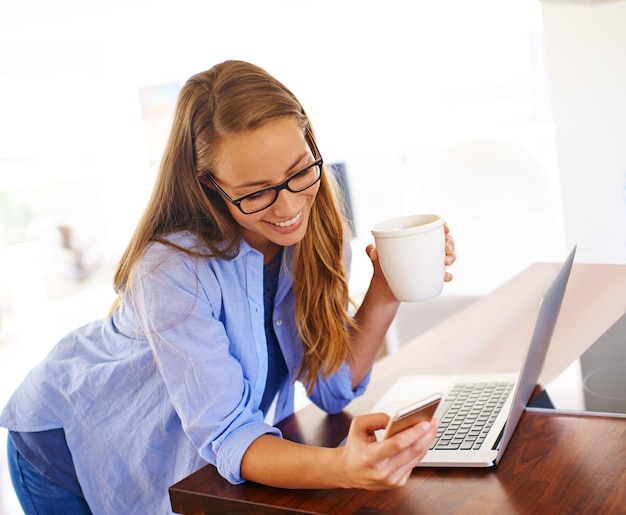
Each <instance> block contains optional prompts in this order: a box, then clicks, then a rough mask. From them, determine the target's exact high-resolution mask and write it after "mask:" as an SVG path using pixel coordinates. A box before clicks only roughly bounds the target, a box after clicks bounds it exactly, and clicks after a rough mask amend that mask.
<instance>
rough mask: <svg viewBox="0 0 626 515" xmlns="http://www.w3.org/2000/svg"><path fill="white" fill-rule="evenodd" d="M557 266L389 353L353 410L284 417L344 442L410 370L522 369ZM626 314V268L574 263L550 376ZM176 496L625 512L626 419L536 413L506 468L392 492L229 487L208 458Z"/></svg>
mask: <svg viewBox="0 0 626 515" xmlns="http://www.w3.org/2000/svg"><path fill="white" fill-rule="evenodd" d="M557 269H558V267H556V266H554V265H550V264H537V265H533V266H532V267H530V268H529V269H528V270H526V271H524V272H523V273H522V274H520V275H519V276H516V277H515V278H513V279H512V280H511V281H509V282H508V283H507V284H505V285H503V287H502V288H500V289H498V290H496V291H495V292H493V293H492V294H490V295H489V296H487V297H486V298H485V299H483V300H481V301H479V302H477V303H476V304H475V305H471V306H469V307H468V308H467V309H465V310H463V312H461V313H459V314H458V315H457V316H454V317H452V318H451V319H449V320H448V321H446V322H444V323H443V324H441V325H440V326H437V327H436V328H435V329H433V330H432V331H430V332H429V333H427V334H425V335H423V336H420V337H419V338H417V339H416V340H415V341H413V342H410V343H409V344H407V345H406V346H404V347H402V348H401V349H400V351H398V352H396V353H394V354H392V355H390V356H387V357H385V358H383V359H382V360H381V361H380V362H378V363H377V364H376V366H375V367H374V373H373V375H372V382H371V385H370V387H369V388H368V392H367V393H366V395H364V396H363V397H361V398H359V399H356V400H355V401H353V402H352V403H351V405H350V406H349V410H347V411H346V412H344V413H342V414H340V415H335V416H328V415H325V414H323V413H322V412H321V411H320V410H318V409H317V408H315V407H313V406H309V407H307V408H305V409H303V410H301V411H299V412H298V413H297V414H296V415H294V416H292V417H289V418H288V419H286V420H285V421H283V422H282V423H281V424H279V427H281V429H282V431H283V434H284V435H285V437H286V438H289V439H291V440H294V441H297V442H301V443H307V444H311V445H319V446H335V445H337V444H338V443H339V442H340V441H341V440H342V439H343V438H344V436H345V434H346V433H347V430H348V426H349V424H350V421H351V420H352V416H353V415H356V414H359V413H367V412H369V411H371V409H372V406H373V405H374V403H375V401H376V400H377V399H378V398H380V396H381V395H382V394H383V393H384V391H385V390H386V389H387V388H388V387H389V386H390V385H391V384H392V383H393V381H394V380H395V379H396V378H397V377H398V376H399V375H401V374H403V373H442V372H482V371H485V369H486V370H492V371H494V372H495V371H498V372H500V371H510V370H515V369H516V368H517V369H518V368H519V363H520V360H521V359H522V357H523V355H524V349H525V347H526V346H527V343H528V338H529V335H530V333H531V331H532V325H533V324H534V318H535V315H536V310H535V309H529V308H528V306H532V305H533V303H532V299H534V298H535V297H537V298H539V297H538V295H539V296H540V294H541V293H542V292H543V291H544V289H545V286H546V285H547V284H548V283H549V281H550V280H551V278H552V277H553V275H554V274H555V273H556V271H557ZM589 299H593V301H591V302H590V301H589ZM624 312H626V266H622V265H575V267H574V270H573V271H572V278H571V279H570V285H569V286H568V292H567V296H566V301H565V302H564V305H563V308H562V312H561V316H560V319H559V325H558V326H557V330H556V331H555V335H554V339H553V344H552V348H551V351H550V353H549V355H548V361H547V363H546V367H545V369H544V376H545V377H546V378H547V379H548V380H549V379H550V376H551V375H554V374H555V373H558V372H559V371H561V370H563V369H565V368H566V366H567V365H568V364H569V363H571V362H572V361H573V360H574V359H576V357H578V356H579V355H580V354H581V353H582V352H583V351H584V350H585V349H586V348H587V347H588V346H589V345H591V343H593V341H595V339H597V338H598V337H599V336H600V335H601V334H602V333H603V332H604V331H605V330H606V329H607V328H608V327H610V325H611V324H612V323H613V322H615V321H616V320H617V319H618V318H619V317H620V316H621V315H622V314H623V313H624ZM503 334H506V344H505V345H503V343H502V339H503ZM461 342H462V344H461ZM435 351H437V352H435ZM441 351H443V352H441ZM446 351H447V352H446ZM470 351H471V352H470ZM442 354H444V355H446V354H447V357H446V358H445V359H442V358H441V355H442ZM485 363H487V364H485ZM170 498H171V501H172V507H173V509H174V511H175V512H177V513H183V514H197V513H217V514H229V513H233V514H243V513H245V514H270V513H272V514H276V513H316V514H319V513H325V514H351V513H355V514H404V513H407V514H413V513H427V514H440V513H441V514H448V513H455V514H464V513H467V514H475V513H481V514H486V513H498V514H500V513H506V514H517V513H519V514H528V513H558V514H570V513H571V514H579V513H590V514H594V515H595V514H599V513H607V514H613V513H626V419H621V418H609V417H590V416H587V417H580V416H573V415H559V414H553V413H551V414H544V413H529V412H527V413H524V415H523V416H522V418H521V420H520V424H519V426H518V428H517V430H516V432H515V434H514V435H513V438H512V440H511V442H510V444H509V447H508V449H507V450H506V453H505V455H504V457H503V459H502V461H501V462H500V464H499V465H498V466H497V467H495V468H492V469H430V468H428V469H426V468H425V469H415V470H414V471H413V474H412V475H411V478H410V480H409V482H408V484H407V485H406V486H404V487H402V488H399V489H393V490H388V491H383V492H368V491H364V490H285V489H279V488H271V487H267V486H263V485H259V484H256V483H250V482H248V483H245V484H241V485H231V484H230V483H228V482H227V481H226V480H224V479H223V478H222V477H221V476H219V474H218V473H217V471H216V469H215V468H214V467H213V466H211V465H207V466H206V467H204V468H202V469H200V470H198V471H197V472H195V473H193V474H191V475H190V476H188V477H187V478H185V479H183V480H182V481H180V482H179V483H177V484H175V485H173V486H172V487H171V488H170Z"/></svg>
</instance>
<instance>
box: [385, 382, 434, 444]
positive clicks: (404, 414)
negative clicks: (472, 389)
mask: <svg viewBox="0 0 626 515" xmlns="http://www.w3.org/2000/svg"><path fill="white" fill-rule="evenodd" d="M441 398H442V395H441V394H440V393H435V394H433V395H430V396H429V397H426V398H425V399H422V400H420V401H417V402H414V403H413V404H411V405H409V406H406V407H405V408H402V409H400V410H398V411H397V412H396V413H395V414H394V415H393V417H391V420H389V423H388V424H387V427H386V428H385V434H384V435H383V440H384V439H385V438H389V437H390V436H393V435H395V434H396V433H399V432H400V431H403V430H405V429H407V428H408V427H411V426H414V425H415V424H419V423H420V422H422V421H424V420H426V421H430V419H431V418H433V415H434V414H435V411H436V410H437V406H439V403H440V402H441Z"/></svg>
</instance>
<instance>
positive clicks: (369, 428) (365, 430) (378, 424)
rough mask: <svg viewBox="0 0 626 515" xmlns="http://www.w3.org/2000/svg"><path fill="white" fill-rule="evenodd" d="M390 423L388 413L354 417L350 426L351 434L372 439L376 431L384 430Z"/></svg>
mask: <svg viewBox="0 0 626 515" xmlns="http://www.w3.org/2000/svg"><path fill="white" fill-rule="evenodd" d="M388 422H389V415H387V414H386V413H382V412H380V413H368V414H367V415H359V416H358V417H354V419H353V420H352V424H351V425H350V433H352V434H353V435H354V436H359V437H361V438H363V437H372V436H374V431H377V430H379V429H384V428H385V427H386V426H387V423H388Z"/></svg>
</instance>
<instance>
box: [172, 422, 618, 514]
mask: <svg viewBox="0 0 626 515" xmlns="http://www.w3.org/2000/svg"><path fill="white" fill-rule="evenodd" d="M329 418H331V419H332V418H333V417H329ZM327 422H328V421H327ZM332 424H337V426H338V427H341V428H342V427H344V425H345V420H341V419H340V418H338V419H337V418H335V420H333V421H332V423H331V425H332ZM287 432H288V431H287ZM170 496H171V500H172V506H173V508H174V510H175V511H176V512H177V513H184V514H194V513H219V514H230V513H233V514H239V513H248V514H257V513H258V514H270V513H272V514H275V513H316V514H320V513H323V514H338V515H341V514H352V513H354V514H374V513H376V514H401V513H402V514H403V513H407V514H413V513H428V514H438V513H442V514H444V513H458V514H463V513H467V514H475V513H481V514H488V513H497V514H502V513H506V514H516V513H519V514H531V513H555V514H557V513H558V514H570V513H571V514H574V513H575V514H579V513H589V514H600V513H606V514H618V513H624V512H625V510H626V420H623V419H617V418H602V417H577V416H572V415H556V414H543V413H524V415H523V416H522V420H521V422H520V425H519V426H518V429H517V431H516V433H515V435H514V437H513V439H512V440H511V443H510V445H509V448H508V449H507V451H506V454H505V456H504V458H503V460H502V461H501V462H500V464H499V465H498V466H497V467H496V468H493V469H488V470H487V469H415V470H414V471H413V474H412V475H411V478H410V480H409V482H408V483H407V485H405V486H404V487H402V488H399V489H394V490H389V491H383V492H369V491H365V490H281V489H278V488H271V487H266V486H263V485H259V484H256V483H246V484H242V485H231V484H230V483H228V482H227V481H225V480H224V479H223V478H222V477H221V476H219V474H218V473H217V471H216V469H215V468H214V467H213V466H212V465H208V466H206V467H204V468H203V469H201V470H199V471H198V472H196V473H194V474H192V475H191V476H189V477H187V478H186V479H184V480H183V481H181V482H179V483H177V484H176V485H174V486H172V487H171V488H170Z"/></svg>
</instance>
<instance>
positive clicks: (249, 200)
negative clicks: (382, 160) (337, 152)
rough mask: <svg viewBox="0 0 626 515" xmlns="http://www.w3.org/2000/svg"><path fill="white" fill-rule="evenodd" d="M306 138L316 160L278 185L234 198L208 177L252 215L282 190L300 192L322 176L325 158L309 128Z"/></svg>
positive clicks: (238, 205)
mask: <svg viewBox="0 0 626 515" xmlns="http://www.w3.org/2000/svg"><path fill="white" fill-rule="evenodd" d="M305 138H306V141H307V144H308V145H309V148H310V150H311V152H312V153H313V157H314V158H315V161H314V162H313V163H312V164H310V165H308V166H307V167H306V168H303V169H302V170H300V171H299V172H296V173H294V174H293V175H292V176H290V177H289V178H288V179H287V180H286V181H284V182H281V183H280V184H277V185H276V186H269V187H267V188H263V189H260V190H258V191H254V192H252V193H248V194H247V195H243V196H242V197H238V198H235V199H234V198H232V197H231V196H230V195H229V194H228V193H226V192H225V191H224V190H223V189H222V187H221V186H220V185H219V184H217V182H215V179H213V176H212V174H208V175H207V176H206V177H207V178H208V179H209V180H210V181H211V183H212V184H213V186H215V188H216V189H217V191H219V192H220V194H221V195H222V196H223V197H224V198H225V199H226V200H227V201H228V202H230V203H231V204H233V205H234V206H237V207H238V208H239V210H240V211H241V212H242V213H243V214H245V215H251V214H252V213H257V212H259V211H263V210H264V209H267V208H268V207H270V206H271V205H272V204H273V203H274V202H276V199H277V198H278V194H279V193H280V192H281V191H282V190H287V191H290V192H291V193H300V192H301V191H304V190H306V189H308V188H310V187H311V186H313V185H314V184H315V183H317V182H318V181H319V180H320V178H321V177H322V165H323V164H324V160H323V159H322V155H321V154H320V151H319V150H318V148H317V145H316V144H315V140H314V139H313V135H312V134H311V133H310V132H309V130H308V129H307V130H306V132H305Z"/></svg>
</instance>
